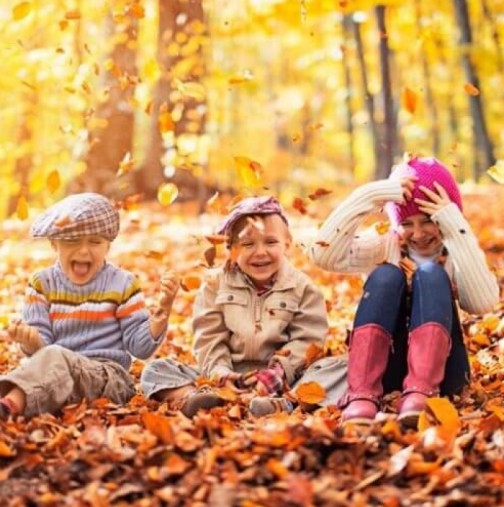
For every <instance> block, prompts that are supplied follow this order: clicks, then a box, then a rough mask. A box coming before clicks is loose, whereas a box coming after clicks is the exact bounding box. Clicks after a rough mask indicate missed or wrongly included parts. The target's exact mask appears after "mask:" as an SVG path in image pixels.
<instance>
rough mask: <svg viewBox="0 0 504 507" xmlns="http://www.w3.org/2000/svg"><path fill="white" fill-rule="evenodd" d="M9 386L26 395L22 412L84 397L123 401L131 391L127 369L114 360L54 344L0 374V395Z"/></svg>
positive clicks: (55, 407) (47, 408) (58, 406)
mask: <svg viewBox="0 0 504 507" xmlns="http://www.w3.org/2000/svg"><path fill="white" fill-rule="evenodd" d="M13 386H16V387H19V388H20V389H21V390H22V391H23V392H24V393H25V395H26V408H25V411H24V415H26V416H27V417H31V416H33V415H36V414H41V413H44V412H51V413H54V412H57V411H58V410H59V409H61V408H62V407H63V406H65V405H68V404H71V403H78V402H80V401H82V400H83V399H84V398H85V399H88V400H93V399H96V398H108V399H109V400H111V401H112V402H114V403H117V404H123V403H126V402H127V401H128V400H129V399H130V398H131V397H132V396H133V395H134V394H135V385H134V382H133V379H132V378H131V377H130V375H129V373H128V372H127V371H126V370H125V369H124V368H123V367H122V366H121V365H119V364H118V363H116V362H115V361H111V360H109V359H94V358H93V359H92V358H89V357H86V356H83V355H81V354H79V353H76V352H72V351H71V350H68V349H65V348H63V347H60V346H58V345H49V346H47V347H43V348H41V349H40V350H38V351H37V352H36V353H35V354H33V356H31V357H30V358H29V359H28V360H27V361H26V362H25V363H24V364H22V365H21V366H19V367H18V368H16V369H15V370H13V371H11V372H10V373H8V374H7V375H2V376H0V395H1V396H4V395H5V394H7V393H8V392H9V391H10V390H11V389H12V387H13Z"/></svg>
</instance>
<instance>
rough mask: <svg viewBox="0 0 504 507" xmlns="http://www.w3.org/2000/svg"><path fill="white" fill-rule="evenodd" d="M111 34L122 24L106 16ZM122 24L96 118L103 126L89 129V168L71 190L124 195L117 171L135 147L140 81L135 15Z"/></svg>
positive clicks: (116, 195) (94, 117) (113, 195)
mask: <svg viewBox="0 0 504 507" xmlns="http://www.w3.org/2000/svg"><path fill="white" fill-rule="evenodd" d="M106 21H107V28H108V30H107V31H108V32H109V34H110V35H109V36H110V37H112V36H113V35H114V34H115V33H116V32H117V30H118V29H121V26H119V25H117V24H116V23H114V21H113V20H112V16H111V14H110V13H109V14H108V17H107V20H106ZM126 23H127V24H126V26H124V25H123V26H122V28H123V30H124V32H125V33H126V34H127V39H126V41H125V42H124V41H123V42H122V43H116V45H115V46H114V49H113V50H112V53H111V54H110V55H109V60H108V61H110V62H111V64H110V65H111V68H109V69H107V70H106V75H105V78H104V88H105V89H108V90H109V93H108V97H107V99H106V101H105V102H103V103H101V104H100V105H99V106H98V108H97V111H96V113H95V114H94V115H93V119H95V120H98V122H100V121H102V122H103V125H102V127H103V128H94V129H92V130H90V133H89V149H88V153H87V156H86V160H85V161H86V164H87V169H86V171H85V173H84V174H83V175H82V176H81V177H79V178H78V179H77V181H76V182H75V183H74V184H73V185H72V187H73V188H71V190H72V191H92V192H99V193H102V194H104V195H108V196H110V197H116V198H118V197H122V196H123V194H124V192H123V191H121V190H120V186H121V180H120V178H118V176H117V171H118V169H119V167H120V163H121V161H123V159H124V158H125V156H126V155H127V154H128V153H130V154H131V155H132V150H133V128H134V112H133V107H132V98H133V93H134V88H135V85H136V81H137V69H136V64H135V52H134V50H133V49H131V45H132V44H131V43H132V42H134V41H136V37H137V30H136V25H137V23H136V20H135V18H134V17H131V18H127V21H126Z"/></svg>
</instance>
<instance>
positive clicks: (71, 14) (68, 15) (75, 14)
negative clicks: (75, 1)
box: [65, 9, 81, 19]
mask: <svg viewBox="0 0 504 507" xmlns="http://www.w3.org/2000/svg"><path fill="white" fill-rule="evenodd" d="M80 17H81V13H80V11H79V9H73V10H71V11H67V12H65V19H80Z"/></svg>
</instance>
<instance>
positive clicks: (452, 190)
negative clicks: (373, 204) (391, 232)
mask: <svg viewBox="0 0 504 507" xmlns="http://www.w3.org/2000/svg"><path fill="white" fill-rule="evenodd" d="M405 176H416V177H417V178H418V181H416V182H415V188H414V189H413V192H412V193H413V198H412V199H411V200H408V201H406V204H399V203H397V202H388V203H387V204H386V206H385V211H386V212H387V214H388V216H389V220H390V222H391V224H392V227H393V228H394V229H397V227H398V226H399V224H400V223H401V222H403V221H404V220H406V218H408V217H410V216H412V215H417V214H418V213H421V211H420V209H419V208H418V204H416V203H415V201H414V200H413V199H425V200H429V198H428V197H427V196H426V195H425V194H424V193H423V192H422V191H421V190H420V189H419V187H420V186H422V185H423V186H424V187H427V188H428V189H429V190H433V191H434V192H437V191H436V187H435V186H434V182H437V183H439V184H440V185H441V186H442V187H443V188H444V189H445V190H446V192H447V194H448V197H449V198H450V200H451V201H452V202H454V203H455V204H456V205H457V206H458V207H459V209H460V210H461V211H462V198H461V197H460V192H459V189H458V186H457V183H456V181H455V179H454V178H453V176H452V175H451V173H450V171H448V169H447V168H446V166H445V165H443V164H442V163H441V162H439V160H437V159H435V158H432V157H431V158H427V157H426V158H413V159H411V160H408V161H407V162H404V163H402V164H398V165H397V166H395V167H394V169H393V171H392V173H391V174H390V176H389V178H390V179H391V180H400V179H401V178H404V177H405Z"/></svg>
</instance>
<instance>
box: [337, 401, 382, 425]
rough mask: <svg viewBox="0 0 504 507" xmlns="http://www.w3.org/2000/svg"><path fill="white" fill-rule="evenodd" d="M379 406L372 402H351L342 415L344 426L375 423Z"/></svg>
mask: <svg viewBox="0 0 504 507" xmlns="http://www.w3.org/2000/svg"><path fill="white" fill-rule="evenodd" d="M377 413H378V406H377V405H376V403H374V402H373V401H371V400H353V401H351V402H350V403H349V404H348V405H347V406H346V408H345V409H344V410H343V412H342V414H341V422H342V424H346V423H352V424H364V425H366V426H367V425H370V424H372V423H373V421H374V418H375V417H376V414H377Z"/></svg>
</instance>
